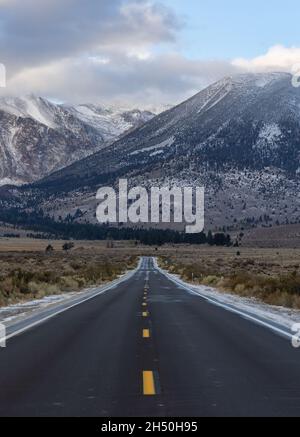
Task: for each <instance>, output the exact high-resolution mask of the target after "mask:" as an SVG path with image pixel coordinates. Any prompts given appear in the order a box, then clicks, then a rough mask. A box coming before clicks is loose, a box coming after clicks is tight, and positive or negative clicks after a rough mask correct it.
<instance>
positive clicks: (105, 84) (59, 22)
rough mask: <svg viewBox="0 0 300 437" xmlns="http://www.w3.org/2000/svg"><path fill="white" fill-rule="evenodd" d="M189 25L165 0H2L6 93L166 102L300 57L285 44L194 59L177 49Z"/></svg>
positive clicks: (0, 49)
mask: <svg viewBox="0 0 300 437" xmlns="http://www.w3.org/2000/svg"><path fill="white" fill-rule="evenodd" d="M182 26H183V22H182V20H181V18H180V17H178V16H176V15H175V14H174V13H173V11H172V10H171V9H170V8H167V7H165V6H163V5H162V4H161V3H159V0H89V1H88V2H84V1H82V0H64V1H62V0H43V1H41V0H0V54H1V59H0V62H1V63H4V64H5V65H6V70H7V88H6V89H5V90H3V89H1V90H0V92H1V94H3V93H4V92H5V93H6V94H14V95H23V94H27V93H32V92H33V93H35V94H38V95H43V96H46V97H50V98H53V99H56V100H57V99H58V100H62V101H67V102H77V103H79V102H81V103H82V102H95V103H100V102H103V103H107V104H108V103H120V104H124V105H125V104H126V105H130V106H143V107H147V106H153V105H154V106H155V105H157V106H159V105H160V104H166V103H171V104H175V103H179V102H181V101H182V100H184V99H186V98H188V97H190V96H192V95H193V94H195V93H197V92H198V91H200V90H201V89H203V88H204V87H205V86H207V85H209V84H210V83H212V82H214V81H216V80H218V79H220V78H222V77H224V76H226V75H233V74H236V73H240V72H247V71H253V72H265V71H273V70H283V71H291V68H292V66H293V65H295V64H299V62H300V48H297V47H291V48H288V47H284V46H281V45H277V46H274V47H271V48H270V49H269V50H268V51H267V53H265V54H263V55H261V56H259V57H256V58H253V59H244V58H239V59H234V60H225V59H224V60H222V59H220V60H213V59H212V60H209V59H206V60H205V59H189V58H188V57H186V56H184V55H183V54H181V53H180V52H178V51H176V49H177V48H178V41H177V39H178V35H179V33H180V30H181V28H182Z"/></svg>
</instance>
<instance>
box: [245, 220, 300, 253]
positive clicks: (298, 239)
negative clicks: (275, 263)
mask: <svg viewBox="0 0 300 437" xmlns="http://www.w3.org/2000/svg"><path fill="white" fill-rule="evenodd" d="M242 245H243V246H245V247H269V248H280V247H286V248H299V249H300V224H296V225H286V226H274V227H272V228H256V229H251V230H247V231H245V232H244V236H243V238H242Z"/></svg>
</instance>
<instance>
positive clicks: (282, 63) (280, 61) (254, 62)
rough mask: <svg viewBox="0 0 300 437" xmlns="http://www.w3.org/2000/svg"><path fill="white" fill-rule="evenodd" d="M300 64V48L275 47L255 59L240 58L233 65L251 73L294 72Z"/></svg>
mask: <svg viewBox="0 0 300 437" xmlns="http://www.w3.org/2000/svg"><path fill="white" fill-rule="evenodd" d="M299 63H300V48H299V47H284V46H283V45H275V46H273V47H271V48H270V49H269V50H268V51H267V53H265V54H264V55H261V56H258V57H256V58H253V59H244V58H238V59H235V60H233V62H232V65H234V66H235V67H237V68H239V69H242V70H245V71H250V72H267V71H286V72H289V73H291V72H293V70H294V68H295V65H297V64H299Z"/></svg>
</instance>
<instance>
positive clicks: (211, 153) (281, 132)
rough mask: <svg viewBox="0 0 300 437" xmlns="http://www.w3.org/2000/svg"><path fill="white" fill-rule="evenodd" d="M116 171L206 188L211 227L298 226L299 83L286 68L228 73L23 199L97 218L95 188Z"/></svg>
mask: <svg viewBox="0 0 300 437" xmlns="http://www.w3.org/2000/svg"><path fill="white" fill-rule="evenodd" d="M120 177H127V178H128V179H129V181H130V183H131V184H132V185H136V184H138V185H147V186H150V185H154V186H157V185H165V184H169V185H174V184H176V185H180V186H182V185H193V186H195V185H198V186H200V185H201V186H203V185H204V186H205V189H206V226H207V227H223V226H232V225H234V224H235V223H238V224H242V225H246V226H253V225H257V224H263V225H270V224H275V223H286V222H297V221H299V220H300V197H299V193H300V88H295V87H293V86H292V77H291V75H289V74H285V73H270V74H257V75H253V74H247V75H240V76H236V77H229V78H225V79H223V80H221V81H219V82H217V83H215V84H213V85H211V86H210V87H208V88H206V89H205V90H203V91H201V92H200V93H199V94H197V95H195V96H194V97H192V98H191V99H189V100H187V101H186V102H184V103H182V104H181V105H178V106H177V107H175V108H172V109H171V110H168V111H166V112H164V113H162V114H160V115H158V116H156V117H155V118H153V119H152V120H150V121H149V122H147V123H145V124H144V125H143V126H141V127H140V128H138V129H136V130H135V131H133V132H131V133H129V134H128V135H126V136H125V137H122V138H121V139H119V140H118V141H116V142H115V143H114V144H112V145H110V146H109V147H107V148H105V149H104V150H102V151H101V152H98V153H96V154H93V155H92V156H90V157H88V158H86V159H83V160H81V161H79V162H76V163H75V164H73V165H71V166H69V167H68V168H65V169H63V170H61V171H58V172H56V173H54V174H52V175H50V176H49V177H47V178H45V179H44V180H42V181H40V182H38V183H36V184H35V185H33V186H32V187H31V188H30V189H29V190H28V191H26V196H28V199H31V200H32V199H34V201H35V202H36V201H37V199H39V200H38V202H39V204H40V205H41V206H42V207H43V209H44V210H45V211H46V212H48V213H50V214H54V216H62V217H63V216H65V215H66V214H71V215H72V214H74V213H75V211H76V210H77V209H80V210H81V211H82V212H83V216H84V220H87V221H91V222H93V221H95V209H96V200H95V193H96V190H97V188H98V187H99V186H101V185H103V184H105V185H107V184H113V183H115V181H116V180H117V179H118V178H120ZM54 193H55V194H54ZM23 194H25V193H24V192H23ZM54 198H55V202H53V199H54ZM49 199H51V200H49Z"/></svg>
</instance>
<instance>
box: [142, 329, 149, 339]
mask: <svg viewBox="0 0 300 437" xmlns="http://www.w3.org/2000/svg"><path fill="white" fill-rule="evenodd" d="M143 338H150V330H149V329H143Z"/></svg>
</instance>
